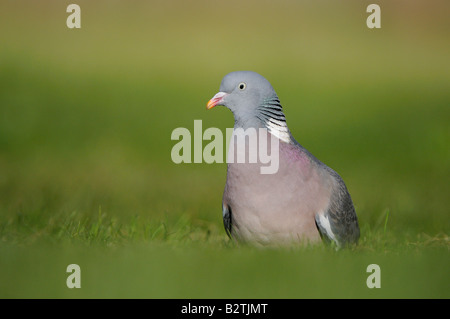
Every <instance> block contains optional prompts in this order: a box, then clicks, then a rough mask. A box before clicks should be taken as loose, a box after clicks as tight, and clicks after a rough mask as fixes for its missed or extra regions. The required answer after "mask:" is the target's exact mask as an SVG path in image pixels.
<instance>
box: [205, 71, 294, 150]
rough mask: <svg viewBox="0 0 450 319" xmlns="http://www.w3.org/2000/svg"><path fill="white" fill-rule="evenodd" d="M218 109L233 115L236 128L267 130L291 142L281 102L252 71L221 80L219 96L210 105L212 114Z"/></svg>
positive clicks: (240, 72)
mask: <svg viewBox="0 0 450 319" xmlns="http://www.w3.org/2000/svg"><path fill="white" fill-rule="evenodd" d="M216 105H222V106H225V107H227V108H228V109H230V110H231V112H233V115H234V120H235V128H238V127H241V128H244V129H246V128H249V127H254V128H261V127H265V128H267V129H268V130H269V132H270V133H271V134H273V135H275V136H277V137H278V138H279V139H281V140H283V141H285V142H290V141H291V135H290V132H289V129H288V128H287V125H286V118H285V116H284V113H283V110H282V106H281V104H280V100H279V99H278V96H277V94H276V93H275V90H274V89H273V87H272V85H271V84H270V82H269V81H267V80H266V79H265V78H264V77H263V76H261V75H259V74H258V73H256V72H252V71H236V72H231V73H229V74H227V75H225V77H224V78H223V80H222V83H221V84H220V89H219V92H218V93H217V94H216V95H214V97H213V98H212V99H211V100H209V101H208V103H207V105H206V108H207V109H208V110H209V109H211V108H213V107H214V106H216Z"/></svg>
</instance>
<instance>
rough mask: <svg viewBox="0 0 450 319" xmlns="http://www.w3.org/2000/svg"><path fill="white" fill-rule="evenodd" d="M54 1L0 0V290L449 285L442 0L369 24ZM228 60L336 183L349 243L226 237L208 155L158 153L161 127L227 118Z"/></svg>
mask: <svg viewBox="0 0 450 319" xmlns="http://www.w3.org/2000/svg"><path fill="white" fill-rule="evenodd" d="M70 3H72V2H69V1H56V0H55V1H39V2H38V1H1V2H0V297H2V298H20V297H26V298H41V297H44V298H72V297H75V298H78V297H86V298H91V297H93V298H109V297H115V298H128V297H134V298H304V297H313V298H315V297H325V298H330V297H331V298H334V297H343V298H352V297H357V298H372V297H374V298H380V297H382V298H386V297H387V298H390V297H404V298H409V297H412V298H417V297H421V298H423V297H425V298H449V297H450V289H449V288H448V287H450V274H449V270H448V269H450V267H449V266H450V255H449V249H450V243H449V234H450V218H449V217H450V216H449V213H450V210H449V207H450V197H449V181H450V147H449V146H450V126H449V121H450V59H449V57H450V42H449V38H450V37H449V35H450V20H449V19H448V17H449V16H450V4H449V2H448V1H433V3H429V2H427V1H400V0H399V1H376V2H375V3H377V4H379V5H380V7H381V26H382V27H381V29H373V30H371V29H369V28H367V26H366V19H367V17H368V15H369V14H368V13H366V8H367V6H368V5H369V4H370V3H373V1H356V0H355V1H346V2H342V1H340V2H336V1H320V2H313V1H303V2H300V1H299V2H294V1H278V2H276V3H275V2H269V1H196V2H189V3H188V2H186V1H104V0H101V1H83V0H79V1H76V2H75V3H77V4H78V5H80V7H81V29H69V28H67V26H66V19H67V17H68V15H69V13H67V12H66V8H67V6H68V5H69V4H70ZM236 70H253V71H256V72H258V73H260V74H262V75H263V76H265V77H266V78H267V79H268V80H269V81H270V82H271V83H272V85H273V86H274V88H275V90H276V91H277V93H278V96H279V97H280V99H281V102H282V104H283V107H284V110H285V114H286V117H287V123H288V125H289V128H290V130H291V132H292V133H293V135H294V136H295V138H296V139H297V140H298V141H299V142H300V143H301V144H302V145H303V146H305V147H306V148H307V149H308V150H310V151H311V152H312V153H313V154H315V155H316V156H317V157H318V158H319V159H321V160H322V161H323V162H325V163H326V164H327V165H329V166H331V167H332V168H334V169H335V170H336V171H337V172H339V173H340V175H341V176H342V177H343V178H344V180H345V181H346V184H347V187H348V188H349V191H350V193H351V195H352V198H353V201H354V203H355V206H356V210H357V213H358V217H359V223H360V226H361V240H360V245H359V247H358V248H355V249H353V250H351V251H341V252H335V251H333V250H330V249H327V248H325V247H322V246H318V247H289V248H278V249H273V248H271V249H257V248H254V247H247V246H236V245H234V244H233V243H231V242H229V241H228V239H227V236H226V234H225V232H224V230H223V226H222V219H221V218H222V212H221V199H222V192H223V186H224V183H225V177H226V164H204V163H203V164H179V165H176V164H174V163H172V161H171V157H170V151H171V148H172V147H173V145H175V143H176V141H172V140H171V138H170V137H171V133H172V131H173V130H174V129H175V128H177V127H186V128H188V129H190V130H192V129H193V123H194V119H201V120H203V129H205V128H207V127H219V128H221V129H225V128H226V127H232V126H233V117H232V114H231V112H229V111H228V110H227V109H225V108H215V109H213V110H211V111H206V109H205V104H206V102H207V101H208V100H209V99H210V98H211V97H212V96H213V95H214V94H215V93H217V92H218V89H219V85H220V81H221V79H222V77H223V76H224V75H225V74H227V73H229V72H231V71H236ZM203 145H206V143H204V144H203ZM71 263H77V264H79V265H80V267H81V269H82V277H81V278H82V288H81V289H74V290H71V289H68V288H67V287H66V284H65V283H66V278H67V276H68V274H67V273H66V267H67V265H69V264H71ZM372 263H377V264H379V265H380V267H381V271H382V277H381V278H382V288H381V289H368V288H367V286H366V284H365V283H366V278H367V276H368V274H367V273H366V267H367V266H368V265H369V264H372Z"/></svg>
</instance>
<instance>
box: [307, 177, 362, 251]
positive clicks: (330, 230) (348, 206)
mask: <svg viewBox="0 0 450 319" xmlns="http://www.w3.org/2000/svg"><path fill="white" fill-rule="evenodd" d="M315 221H316V226H317V229H318V231H319V233H320V237H322V240H323V241H324V242H327V243H329V242H331V241H333V242H335V243H336V245H337V247H338V248H340V247H345V246H348V245H349V244H356V243H358V239H359V226H358V218H357V217H356V212H355V208H354V206H353V202H352V199H351V197H350V194H349V193H348V190H347V187H346V186H345V184H344V182H343V181H342V179H340V177H339V180H338V189H337V190H335V192H334V193H333V195H332V196H331V199H330V204H329V205H328V209H327V210H326V211H325V212H319V213H317V214H316V215H315Z"/></svg>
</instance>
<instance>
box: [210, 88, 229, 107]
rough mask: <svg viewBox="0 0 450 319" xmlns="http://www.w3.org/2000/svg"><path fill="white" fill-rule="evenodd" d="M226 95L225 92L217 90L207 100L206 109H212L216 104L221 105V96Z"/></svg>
mask: <svg viewBox="0 0 450 319" xmlns="http://www.w3.org/2000/svg"><path fill="white" fill-rule="evenodd" d="M226 95H227V93H224V92H219V93H217V94H216V95H214V96H213V98H212V99H211V100H209V101H208V103H207V104H206V109H207V110H209V109H212V108H213V107H214V106H216V105H221V104H220V103H222V100H223V98H224V97H225V96H226Z"/></svg>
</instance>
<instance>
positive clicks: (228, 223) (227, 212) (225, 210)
mask: <svg viewBox="0 0 450 319" xmlns="http://www.w3.org/2000/svg"><path fill="white" fill-rule="evenodd" d="M222 215H223V226H224V227H225V231H226V232H227V235H228V237H230V238H231V229H232V225H233V224H232V215H231V207H230V206H228V205H227V204H225V203H223V204H222Z"/></svg>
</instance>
